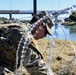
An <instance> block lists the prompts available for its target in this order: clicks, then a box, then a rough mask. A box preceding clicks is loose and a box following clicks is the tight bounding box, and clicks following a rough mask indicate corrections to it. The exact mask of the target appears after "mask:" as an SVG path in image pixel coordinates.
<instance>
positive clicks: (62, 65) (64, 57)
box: [10, 39, 76, 75]
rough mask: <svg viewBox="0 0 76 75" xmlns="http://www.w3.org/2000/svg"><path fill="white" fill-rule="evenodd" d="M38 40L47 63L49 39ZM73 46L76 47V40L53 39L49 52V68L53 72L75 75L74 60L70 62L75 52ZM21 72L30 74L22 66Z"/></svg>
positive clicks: (61, 74) (26, 74) (60, 74)
mask: <svg viewBox="0 0 76 75" xmlns="http://www.w3.org/2000/svg"><path fill="white" fill-rule="evenodd" d="M38 42H39V48H40V52H41V53H42V54H43V57H44V61H46V63H47V65H48V58H49V53H50V45H51V39H40V40H38ZM74 48H76V42H74V41H72V42H71V41H66V40H58V39H55V42H54V46H53V48H52V52H51V53H50V54H51V55H50V58H51V59H50V68H51V69H52V71H53V72H54V73H56V74H57V75H76V62H75V60H74V61H72V62H71V60H72V59H73V58H74V57H75V53H76V49H74ZM68 64H69V65H68ZM74 65H75V66H74ZM73 66H74V67H73ZM70 70H71V71H70ZM23 73H24V74H23V75H30V74H28V72H26V70H25V69H24V68H23ZM10 75H13V74H10Z"/></svg>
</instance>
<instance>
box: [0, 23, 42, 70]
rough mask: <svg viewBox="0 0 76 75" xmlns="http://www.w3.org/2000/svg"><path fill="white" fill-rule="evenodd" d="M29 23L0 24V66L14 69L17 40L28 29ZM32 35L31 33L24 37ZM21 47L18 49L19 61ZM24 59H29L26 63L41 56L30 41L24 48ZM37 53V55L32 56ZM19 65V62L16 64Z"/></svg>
mask: <svg viewBox="0 0 76 75" xmlns="http://www.w3.org/2000/svg"><path fill="white" fill-rule="evenodd" d="M28 25H29V24H22V25H15V24H14V25H12V24H11V25H3V26H2V27H1V26H0V66H3V67H6V68H9V67H10V68H9V69H10V70H14V69H13V68H14V66H15V62H16V51H17V47H18V43H19V40H20V38H21V36H22V34H23V32H24V31H25V30H26V31H27V29H28V27H29V26H28ZM30 36H32V35H31V34H30V35H28V36H27V34H26V35H25V38H26V37H30ZM32 37H33V36H32ZM21 51H22V47H20V50H19V55H18V57H19V62H20V59H21V58H20V56H21ZM26 51H27V52H26V54H25V59H26V60H27V59H29V60H30V61H29V62H25V64H26V65H28V63H31V62H33V61H35V59H36V60H37V59H39V58H43V57H42V55H41V53H40V52H39V51H38V49H37V48H36V46H35V45H34V43H33V42H32V41H31V43H30V45H29V47H28V49H27V50H26ZM34 55H37V57H34ZM18 65H19V64H18Z"/></svg>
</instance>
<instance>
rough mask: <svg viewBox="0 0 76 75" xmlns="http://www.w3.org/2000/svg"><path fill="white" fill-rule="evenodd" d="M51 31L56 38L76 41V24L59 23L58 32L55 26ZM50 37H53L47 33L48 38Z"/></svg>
mask: <svg viewBox="0 0 76 75" xmlns="http://www.w3.org/2000/svg"><path fill="white" fill-rule="evenodd" d="M51 32H52V34H53V36H54V37H55V38H58V39H66V40H72V41H76V25H74V26H64V25H61V24H58V27H57V29H56V33H55V26H53V27H52V28H51ZM49 37H50V38H51V36H49V35H47V38H49Z"/></svg>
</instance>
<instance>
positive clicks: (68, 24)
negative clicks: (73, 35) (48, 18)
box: [61, 22, 76, 26]
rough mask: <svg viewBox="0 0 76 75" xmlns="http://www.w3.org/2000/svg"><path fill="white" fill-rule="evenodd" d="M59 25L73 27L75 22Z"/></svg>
mask: <svg viewBox="0 0 76 75" xmlns="http://www.w3.org/2000/svg"><path fill="white" fill-rule="evenodd" d="M61 25H65V26H74V25H76V22H63V23H62V24H61Z"/></svg>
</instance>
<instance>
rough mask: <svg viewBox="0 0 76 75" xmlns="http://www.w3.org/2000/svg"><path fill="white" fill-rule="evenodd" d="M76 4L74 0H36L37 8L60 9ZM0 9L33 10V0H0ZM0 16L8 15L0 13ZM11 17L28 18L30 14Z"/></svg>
mask: <svg viewBox="0 0 76 75" xmlns="http://www.w3.org/2000/svg"><path fill="white" fill-rule="evenodd" d="M73 5H76V0H37V10H61V9H65V8H68V7H72V6H73ZM0 10H33V0H0ZM0 17H7V18H9V15H6V14H0ZM12 17H13V18H30V17H31V15H28V14H25V15H22V14H19V15H17V14H15V15H12Z"/></svg>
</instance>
